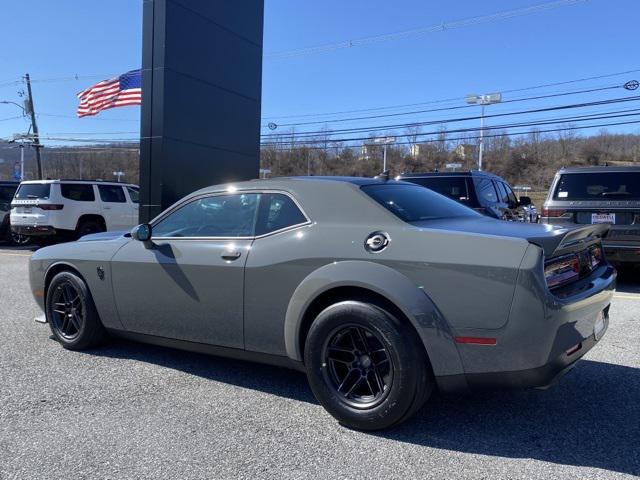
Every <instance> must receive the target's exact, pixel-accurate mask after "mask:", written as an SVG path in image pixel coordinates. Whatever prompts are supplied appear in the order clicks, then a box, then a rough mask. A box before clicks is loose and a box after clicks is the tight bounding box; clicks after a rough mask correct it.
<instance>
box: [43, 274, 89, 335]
mask: <svg viewBox="0 0 640 480" xmlns="http://www.w3.org/2000/svg"><path fill="white" fill-rule="evenodd" d="M51 303H52V309H51V313H52V316H51V317H52V318H51V319H50V321H51V326H52V328H54V329H55V330H56V331H57V332H58V334H59V335H60V336H61V337H62V338H64V339H65V340H67V341H73V340H75V339H76V338H78V336H79V335H80V332H81V330H82V327H83V325H84V324H85V312H86V307H85V305H84V301H83V299H82V297H81V296H80V292H79V291H78V289H77V288H76V286H75V285H73V284H72V283H71V282H69V281H66V282H61V283H60V284H58V285H57V286H56V288H55V290H54V291H52V292H51Z"/></svg>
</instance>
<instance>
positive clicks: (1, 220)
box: [0, 180, 29, 245]
mask: <svg viewBox="0 0 640 480" xmlns="http://www.w3.org/2000/svg"><path fill="white" fill-rule="evenodd" d="M18 185H20V183H19V182H12V181H8V180H0V240H6V241H7V242H9V243H12V244H14V245H24V244H26V243H28V241H29V239H28V238H27V237H25V236H23V235H18V234H13V233H11V227H10V225H9V213H10V212H11V201H12V200H13V195H14V194H15V193H16V190H17V189H18Z"/></svg>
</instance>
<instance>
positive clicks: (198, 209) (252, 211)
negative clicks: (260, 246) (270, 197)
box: [153, 193, 260, 238]
mask: <svg viewBox="0 0 640 480" xmlns="http://www.w3.org/2000/svg"><path fill="white" fill-rule="evenodd" d="M259 197H260V195H259V194H257V193H242V194H241V193H238V194H234V195H214V196H211V197H205V198H200V199H198V200H194V201H192V202H190V203H188V204H186V205H184V206H183V207H180V208H179V209H178V210H176V211H175V212H173V213H171V214H169V215H168V216H167V217H165V218H163V219H162V220H160V221H159V222H158V223H157V224H155V225H154V226H153V236H154V237H232V238H233V237H252V236H253V232H254V226H255V220H256V213H257V210H258V200H259Z"/></svg>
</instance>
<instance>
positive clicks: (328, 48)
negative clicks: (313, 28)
mask: <svg viewBox="0 0 640 480" xmlns="http://www.w3.org/2000/svg"><path fill="white" fill-rule="evenodd" d="M585 1H587V0H556V1H553V2H547V3H541V4H538V5H532V6H529V7H524V8H518V9H515V10H506V11H502V12H497V13H492V14H489V15H481V16H476V17H471V18H466V19H463V20H455V21H452V22H442V23H440V24H438V25H432V26H429V27H421V28H414V29H411V30H403V31H400V32H395V33H387V34H382V35H374V36H370V37H362V38H358V39H354V40H347V41H342V42H335V43H326V44H324V45H317V46H314V47H306V48H299V49H295V50H288V51H282V52H273V53H268V54H266V55H265V58H266V59H269V60H283V59H288V58H293V57H300V56H304V55H313V54H318V53H327V52H332V51H335V50H341V49H345V48H353V47H360V46H364V45H372V44H376V43H382V42H388V41H394V40H400V39H404V38H410V37H417V36H422V35H426V34H429V33H435V32H442V31H444V30H453V29H457V28H464V27H470V26H474V25H480V24H485V23H491V22H495V21H500V20H506V19H509V18H515V17H521V16H524V15H531V14H534V13H538V12H543V11H546V10H551V9H553V8H558V7H562V6H569V5H577V4H580V3H584V2H585Z"/></svg>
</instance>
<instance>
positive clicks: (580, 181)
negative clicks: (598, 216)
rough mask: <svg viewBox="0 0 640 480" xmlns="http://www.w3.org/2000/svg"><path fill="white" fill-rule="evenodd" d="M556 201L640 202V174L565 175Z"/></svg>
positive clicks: (554, 195)
mask: <svg viewBox="0 0 640 480" xmlns="http://www.w3.org/2000/svg"><path fill="white" fill-rule="evenodd" d="M553 198H554V199H555V200H602V199H608V200H640V172H610V173H607V172H605V173H602V172H600V173H565V174H563V175H561V176H560V181H559V182H558V185H557V187H556V190H555V192H554V194H553Z"/></svg>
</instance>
